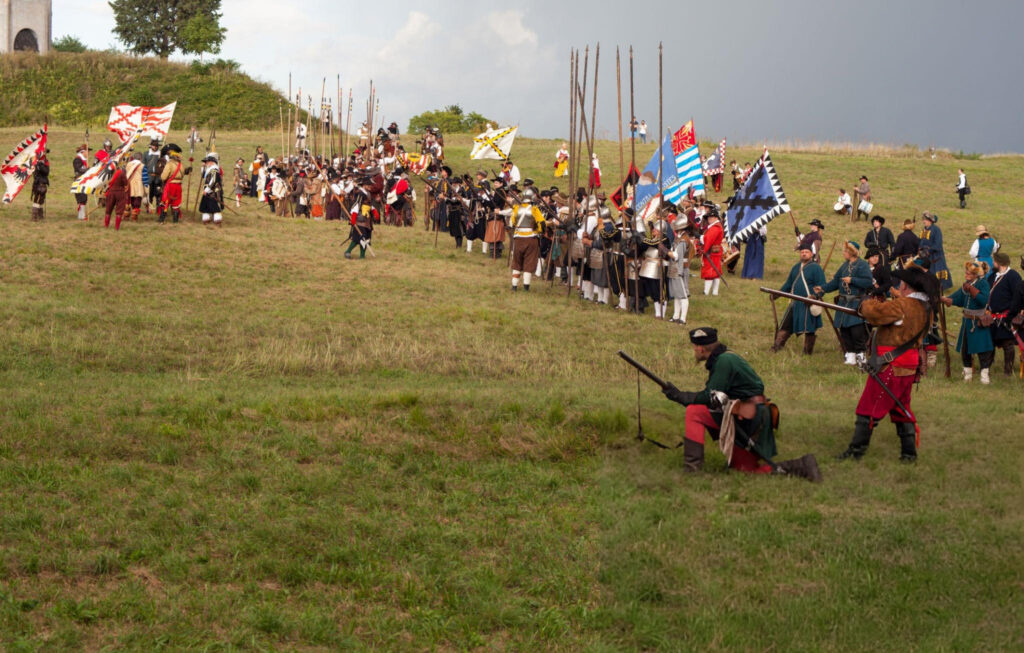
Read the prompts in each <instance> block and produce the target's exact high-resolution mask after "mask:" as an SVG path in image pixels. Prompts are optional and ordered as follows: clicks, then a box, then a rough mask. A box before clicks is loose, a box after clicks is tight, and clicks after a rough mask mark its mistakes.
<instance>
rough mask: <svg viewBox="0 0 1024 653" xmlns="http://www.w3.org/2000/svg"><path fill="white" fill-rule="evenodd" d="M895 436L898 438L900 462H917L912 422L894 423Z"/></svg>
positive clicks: (915, 438)
mask: <svg viewBox="0 0 1024 653" xmlns="http://www.w3.org/2000/svg"><path fill="white" fill-rule="evenodd" d="M896 435H898V436H899V437H900V461H901V462H905V463H912V462H914V461H916V460H917V442H916V440H917V436H916V433H915V431H914V423H913V422H896Z"/></svg>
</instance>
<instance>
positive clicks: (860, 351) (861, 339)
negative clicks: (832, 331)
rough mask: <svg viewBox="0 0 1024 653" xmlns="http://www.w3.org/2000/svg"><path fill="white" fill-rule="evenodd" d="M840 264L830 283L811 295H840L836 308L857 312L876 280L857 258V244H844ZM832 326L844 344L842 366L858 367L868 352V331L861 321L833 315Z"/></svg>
mask: <svg viewBox="0 0 1024 653" xmlns="http://www.w3.org/2000/svg"><path fill="white" fill-rule="evenodd" d="M843 258H844V259H846V260H844V261H843V264H842V265H840V266H839V269H837V270H836V273H835V275H834V276H833V277H832V280H831V281H829V282H828V283H827V284H825V285H824V286H817V287H815V288H814V291H815V292H816V293H818V294H819V295H821V294H823V293H827V292H835V291H837V290H838V291H839V294H838V295H836V304H838V305H839V306H846V307H847V308H853V309H856V308H858V307H859V306H860V303H861V301H863V300H864V298H865V297H866V296H867V293H868V291H869V290H870V289H871V288H873V287H874V285H875V280H874V278H873V277H872V276H871V266H870V265H868V263H867V261H865V260H864V259H862V258H860V243H857V242H855V241H852V240H848V241H846V242H845V243H843ZM833 324H834V325H835V326H836V328H838V329H839V337H840V339H842V341H843V350H844V351H845V352H846V356H845V359H844V361H843V362H844V363H846V364H847V365H857V364H858V363H861V362H864V361H865V360H867V357H866V356H865V355H864V352H865V351H867V348H868V329H867V326H865V324H864V320H863V319H862V318H861V317H860V316H857V315H848V314H846V313H838V312H837V313H836V314H835V317H834V318H833Z"/></svg>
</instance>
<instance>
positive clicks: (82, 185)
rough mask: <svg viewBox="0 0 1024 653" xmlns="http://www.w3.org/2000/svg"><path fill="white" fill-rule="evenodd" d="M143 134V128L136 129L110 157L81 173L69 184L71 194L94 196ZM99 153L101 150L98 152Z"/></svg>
mask: <svg viewBox="0 0 1024 653" xmlns="http://www.w3.org/2000/svg"><path fill="white" fill-rule="evenodd" d="M142 134H143V128H142V127H138V128H136V130H135V131H134V132H133V133H132V134H131V135H130V136H128V140H126V141H125V142H124V143H123V144H121V146H120V147H119V148H117V149H116V150H114V151H113V153H111V155H110V156H108V157H107V158H106V159H103V160H102V161H100V162H99V163H97V164H96V165H94V166H93V167H91V168H89V169H88V170H86V171H85V172H84V173H82V176H81V177H79V178H78V179H76V180H75V181H74V182H72V184H71V192H72V193H85V194H87V195H95V194H96V193H98V192H99V191H100V190H101V189H102V188H103V186H105V185H106V184H107V182H109V181H110V179H111V178H112V177H113V176H114V170H116V169H117V162H118V161H120V160H121V158H122V157H124V155H125V154H128V153H129V152H131V151H132V149H133V148H134V147H135V142H136V141H138V140H139V138H140V137H141V136H142ZM100 151H101V152H102V151H103V150H100Z"/></svg>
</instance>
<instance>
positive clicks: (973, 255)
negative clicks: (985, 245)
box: [946, 186, 978, 259]
mask: <svg viewBox="0 0 1024 653" xmlns="http://www.w3.org/2000/svg"><path fill="white" fill-rule="evenodd" d="M946 188H949V186H946ZM968 254H970V256H971V258H974V259H976V258H978V241H977V240H975V241H974V242H973V243H971V251H970V252H968Z"/></svg>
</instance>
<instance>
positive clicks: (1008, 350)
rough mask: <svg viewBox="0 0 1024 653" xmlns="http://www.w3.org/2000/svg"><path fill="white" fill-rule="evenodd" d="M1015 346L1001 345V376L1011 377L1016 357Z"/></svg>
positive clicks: (1011, 344)
mask: <svg viewBox="0 0 1024 653" xmlns="http://www.w3.org/2000/svg"><path fill="white" fill-rule="evenodd" d="M1016 348H1017V347H1016V345H1014V344H1013V343H1012V342H1010V343H1007V344H1005V345H1003V374H1005V375H1006V376H1013V362H1014V360H1013V359H1014V356H1015V355H1016V351H1015V349H1016Z"/></svg>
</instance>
